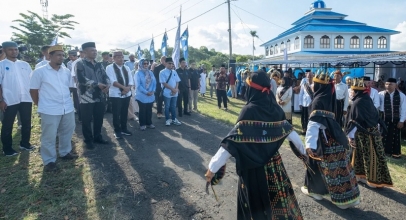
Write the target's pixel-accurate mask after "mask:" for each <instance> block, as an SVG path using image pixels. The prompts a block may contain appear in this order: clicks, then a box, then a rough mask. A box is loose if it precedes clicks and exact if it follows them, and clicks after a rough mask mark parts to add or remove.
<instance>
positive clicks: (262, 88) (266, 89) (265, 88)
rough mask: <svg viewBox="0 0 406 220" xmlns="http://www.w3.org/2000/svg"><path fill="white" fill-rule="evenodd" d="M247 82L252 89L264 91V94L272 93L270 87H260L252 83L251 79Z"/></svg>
mask: <svg viewBox="0 0 406 220" xmlns="http://www.w3.org/2000/svg"><path fill="white" fill-rule="evenodd" d="M245 82H247V84H248V86H249V87H252V88H254V89H256V90H259V91H262V92H267V93H268V94H269V93H270V89H269V87H263V86H260V85H258V84H256V83H254V82H252V81H251V80H250V78H247V80H245Z"/></svg>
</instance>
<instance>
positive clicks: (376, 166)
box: [345, 78, 393, 188]
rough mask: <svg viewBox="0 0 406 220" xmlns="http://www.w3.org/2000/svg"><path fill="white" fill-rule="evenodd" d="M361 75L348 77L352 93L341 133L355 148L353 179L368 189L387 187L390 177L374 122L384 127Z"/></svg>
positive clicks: (390, 180)
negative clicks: (343, 129) (352, 77)
mask: <svg viewBox="0 0 406 220" xmlns="http://www.w3.org/2000/svg"><path fill="white" fill-rule="evenodd" d="M364 85H365V84H364V82H363V79H362V78H354V79H352V83H351V89H353V90H354V93H355V96H354V97H353V98H352V101H353V104H352V105H351V108H350V110H349V112H348V115H347V119H346V122H347V124H346V127H345V132H346V133H347V136H348V138H349V142H350V144H351V145H353V147H354V148H355V149H354V150H353V155H352V157H353V158H352V162H351V163H352V166H353V167H354V170H355V175H356V176H357V180H358V181H360V182H363V183H365V184H367V185H368V186H369V187H372V188H376V187H378V188H380V187H391V186H393V183H392V179H391V176H390V173H389V169H388V166H387V164H386V158H385V150H384V147H383V144H382V137H381V134H380V132H379V127H378V124H380V125H381V126H382V127H383V128H386V125H385V124H384V122H383V121H382V120H381V119H380V118H379V114H378V111H373V109H375V106H374V103H373V101H372V99H371V98H370V96H369V91H370V90H369V88H368V87H367V86H364Z"/></svg>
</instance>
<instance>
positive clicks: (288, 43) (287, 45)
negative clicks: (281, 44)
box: [286, 40, 290, 51]
mask: <svg viewBox="0 0 406 220" xmlns="http://www.w3.org/2000/svg"><path fill="white" fill-rule="evenodd" d="M286 49H288V51H290V40H288V41H286Z"/></svg>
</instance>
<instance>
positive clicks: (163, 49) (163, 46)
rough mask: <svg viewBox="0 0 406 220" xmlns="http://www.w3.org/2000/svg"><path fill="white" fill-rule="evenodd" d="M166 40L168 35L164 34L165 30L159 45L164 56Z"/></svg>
mask: <svg viewBox="0 0 406 220" xmlns="http://www.w3.org/2000/svg"><path fill="white" fill-rule="evenodd" d="M167 41H168V35H166V31H165V34H164V37H163V38H162V46H161V52H162V56H166V46H167Z"/></svg>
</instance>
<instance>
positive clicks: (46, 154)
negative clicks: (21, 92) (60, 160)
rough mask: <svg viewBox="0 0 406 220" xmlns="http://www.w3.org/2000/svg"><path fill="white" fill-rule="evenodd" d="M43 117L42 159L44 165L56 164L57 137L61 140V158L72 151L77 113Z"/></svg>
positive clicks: (44, 115)
mask: <svg viewBox="0 0 406 220" xmlns="http://www.w3.org/2000/svg"><path fill="white" fill-rule="evenodd" d="M40 115H41V149H40V152H41V157H42V162H43V163H44V165H47V164H48V163H50V162H55V161H56V158H57V154H56V146H55V144H56V137H57V136H58V138H59V148H58V149H59V156H61V157H63V156H65V155H66V154H68V153H70V152H71V150H72V143H71V140H72V135H73V131H74V130H75V113H74V112H73V111H72V112H71V113H68V114H65V115H47V114H43V113H40Z"/></svg>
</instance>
